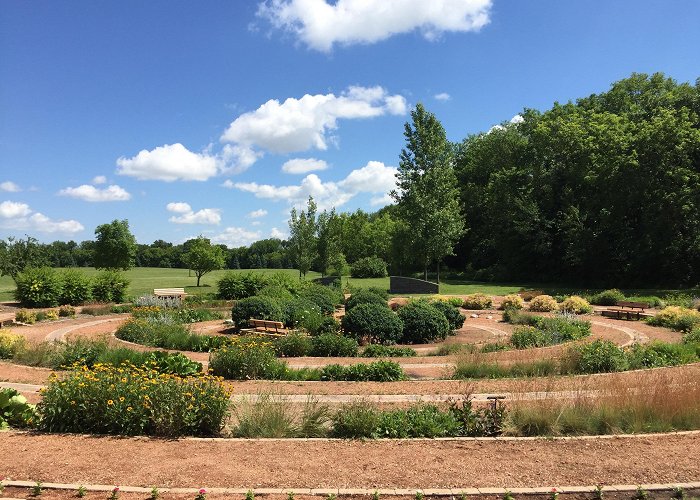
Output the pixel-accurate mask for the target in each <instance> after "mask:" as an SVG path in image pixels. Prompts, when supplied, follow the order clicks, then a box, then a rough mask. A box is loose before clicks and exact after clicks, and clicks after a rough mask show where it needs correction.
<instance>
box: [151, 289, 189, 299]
mask: <svg viewBox="0 0 700 500" xmlns="http://www.w3.org/2000/svg"><path fill="white" fill-rule="evenodd" d="M153 295H155V296H156V297H159V298H161V299H180V300H182V299H184V298H185V297H186V296H187V294H186V293H185V289H184V288H154V289H153Z"/></svg>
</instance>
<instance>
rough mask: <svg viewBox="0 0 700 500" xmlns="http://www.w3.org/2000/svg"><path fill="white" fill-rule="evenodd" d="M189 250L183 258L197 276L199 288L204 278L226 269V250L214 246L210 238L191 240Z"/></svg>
mask: <svg viewBox="0 0 700 500" xmlns="http://www.w3.org/2000/svg"><path fill="white" fill-rule="evenodd" d="M188 248H189V249H188V251H187V253H186V254H185V255H183V256H182V260H183V261H184V262H185V264H187V267H189V268H190V269H192V270H193V271H194V274H195V276H197V286H199V281H200V280H201V279H202V276H204V275H205V274H207V273H210V272H212V271H215V270H216V269H221V268H222V267H224V250H223V249H222V248H221V247H219V246H215V245H212V244H211V241H209V239H208V238H204V237H202V236H200V237H199V238H195V239H194V240H190V242H189V245H188Z"/></svg>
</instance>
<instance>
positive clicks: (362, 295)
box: [345, 288, 389, 312]
mask: <svg viewBox="0 0 700 500" xmlns="http://www.w3.org/2000/svg"><path fill="white" fill-rule="evenodd" d="M384 295H385V294H384ZM360 304H378V305H382V306H384V307H385V308H388V307H389V306H388V305H387V299H386V297H385V296H383V295H382V294H381V293H379V292H378V291H376V290H373V289H370V288H361V289H359V290H356V291H353V293H352V294H351V295H350V297H349V298H348V299H347V301H346V302H345V311H346V312H349V311H351V310H352V309H353V308H354V307H356V306H359V305H360Z"/></svg>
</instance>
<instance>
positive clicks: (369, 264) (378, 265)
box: [350, 257, 387, 278]
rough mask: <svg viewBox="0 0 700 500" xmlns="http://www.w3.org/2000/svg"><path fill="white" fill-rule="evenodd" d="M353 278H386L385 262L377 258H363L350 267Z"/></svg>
mask: <svg viewBox="0 0 700 500" xmlns="http://www.w3.org/2000/svg"><path fill="white" fill-rule="evenodd" d="M350 276H352V277H353V278H384V277H385V276H387V271H386V262H384V260H382V259H381V258H379V257H364V258H362V259H359V260H356V261H355V262H353V263H352V265H351V266H350Z"/></svg>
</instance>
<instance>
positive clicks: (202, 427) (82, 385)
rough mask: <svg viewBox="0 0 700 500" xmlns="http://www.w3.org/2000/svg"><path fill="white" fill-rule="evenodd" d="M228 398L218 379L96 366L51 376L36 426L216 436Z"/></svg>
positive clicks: (56, 429)
mask: <svg viewBox="0 0 700 500" xmlns="http://www.w3.org/2000/svg"><path fill="white" fill-rule="evenodd" d="M229 397H230V392H229V390H228V389H227V388H226V386H225V385H224V384H223V382H222V379H220V378H218V377H213V376H210V375H199V376H191V377H180V376H177V375H166V374H162V373H160V372H158V371H157V370H154V369H151V368H149V367H136V366H133V365H131V364H128V363H125V364H123V365H121V366H118V367H115V366H111V365H101V364H98V365H95V366H94V367H93V368H92V369H89V368H87V367H82V368H81V369H77V370H74V371H72V372H71V373H70V375H69V376H67V377H65V378H62V379H58V377H56V376H55V375H53V376H52V377H51V379H50V380H49V384H48V386H47V388H46V389H45V390H44V391H43V393H42V401H41V402H40V403H39V404H38V405H37V411H38V412H39V414H40V419H39V423H38V427H39V429H40V430H43V431H48V432H77V433H91V434H117V435H150V436H164V437H175V436H215V435H218V434H219V433H220V431H221V429H222V428H223V426H224V423H225V422H226V419H227V418H228V415H229Z"/></svg>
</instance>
